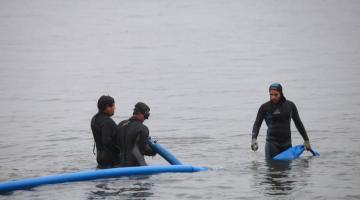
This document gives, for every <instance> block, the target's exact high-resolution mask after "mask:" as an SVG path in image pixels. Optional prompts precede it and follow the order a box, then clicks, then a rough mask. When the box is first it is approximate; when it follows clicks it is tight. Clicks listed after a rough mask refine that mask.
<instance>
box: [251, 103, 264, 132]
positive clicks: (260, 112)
mask: <svg viewBox="0 0 360 200" xmlns="http://www.w3.org/2000/svg"><path fill="white" fill-rule="evenodd" d="M264 117H265V109H264V105H262V106H261V107H260V108H259V110H258V113H257V116H256V119H255V122H254V126H253V130H252V138H255V139H256V138H257V136H258V135H259V131H260V127H261V124H262V122H263V120H264Z"/></svg>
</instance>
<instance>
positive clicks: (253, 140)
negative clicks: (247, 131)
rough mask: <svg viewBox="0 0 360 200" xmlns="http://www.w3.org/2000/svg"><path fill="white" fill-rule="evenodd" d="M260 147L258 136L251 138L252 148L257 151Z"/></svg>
mask: <svg viewBox="0 0 360 200" xmlns="http://www.w3.org/2000/svg"><path fill="white" fill-rule="evenodd" d="M258 148H259V146H258V143H257V141H256V138H253V139H251V149H252V150H253V151H257V150H258Z"/></svg>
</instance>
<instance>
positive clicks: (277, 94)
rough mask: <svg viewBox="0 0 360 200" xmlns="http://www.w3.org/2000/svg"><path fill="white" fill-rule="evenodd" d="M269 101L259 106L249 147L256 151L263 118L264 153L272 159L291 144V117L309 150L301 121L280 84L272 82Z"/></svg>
mask: <svg viewBox="0 0 360 200" xmlns="http://www.w3.org/2000/svg"><path fill="white" fill-rule="evenodd" d="M269 93H270V101H268V102H266V103H264V104H263V105H261V107H260V108H259V111H258V114H257V116H256V120H255V122H254V126H253V130H252V140H251V149H252V150H253V151H257V149H258V143H257V136H258V134H259V130H260V127H261V124H262V121H263V120H264V119H265V122H266V125H267V127H268V129H267V135H266V144H265V154H266V158H267V159H272V158H273V157H274V156H276V155H277V154H279V153H281V152H283V151H285V150H286V149H288V148H289V147H291V146H292V144H291V130H290V122H291V118H292V119H293V121H294V123H295V126H296V128H297V129H298V131H299V132H300V134H301V136H302V138H303V139H304V146H305V149H306V150H310V149H311V146H310V142H309V137H308V135H307V133H306V130H305V128H304V125H303V123H302V122H301V119H300V116H299V113H298V110H297V108H296V106H295V104H294V103H293V102H291V101H289V100H287V99H286V98H285V97H284V94H283V91H282V86H281V85H280V84H279V83H273V84H271V85H270V87H269Z"/></svg>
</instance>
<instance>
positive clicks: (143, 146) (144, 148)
mask: <svg viewBox="0 0 360 200" xmlns="http://www.w3.org/2000/svg"><path fill="white" fill-rule="evenodd" d="M148 138H149V129H148V128H147V127H146V126H145V127H144V128H143V129H142V131H141V134H140V138H139V144H138V146H139V149H140V151H141V153H142V154H144V155H147V156H155V155H156V153H155V152H154V151H153V150H152V148H151V147H150V146H149V145H148Z"/></svg>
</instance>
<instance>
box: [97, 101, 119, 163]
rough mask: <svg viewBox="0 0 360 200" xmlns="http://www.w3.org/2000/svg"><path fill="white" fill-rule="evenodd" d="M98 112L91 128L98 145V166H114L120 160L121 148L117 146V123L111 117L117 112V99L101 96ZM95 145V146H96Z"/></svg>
mask: <svg viewBox="0 0 360 200" xmlns="http://www.w3.org/2000/svg"><path fill="white" fill-rule="evenodd" d="M97 107H98V109H99V110H98V113H96V114H95V115H94V117H93V118H92V119H91V130H92V133H93V137H94V140H95V145H96V161H97V163H98V168H100V169H105V168H112V167H115V166H116V165H117V164H118V162H119V153H120V149H119V147H117V146H116V143H115V141H116V123H115V122H114V121H113V120H112V119H111V118H110V117H111V116H112V115H114V112H115V101H114V98H112V97H111V96H101V97H100V98H99V100H98V104H97ZM95 145H94V148H95Z"/></svg>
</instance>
